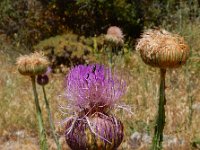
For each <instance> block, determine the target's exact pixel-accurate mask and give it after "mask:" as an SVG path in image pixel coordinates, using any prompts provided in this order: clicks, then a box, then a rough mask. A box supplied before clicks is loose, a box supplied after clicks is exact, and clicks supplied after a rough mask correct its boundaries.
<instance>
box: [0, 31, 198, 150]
mask: <svg viewBox="0 0 200 150" xmlns="http://www.w3.org/2000/svg"><path fill="white" fill-rule="evenodd" d="M190 35H191V34H190ZM199 35H200V34H199ZM194 36H196V34H195V35H194ZM186 38H187V41H188V43H190V40H191V42H192V45H191V46H192V47H193V48H192V53H191V57H190V58H189V60H188V62H187V64H186V65H185V66H183V67H182V68H179V69H173V70H168V71H167V75H166V85H167V89H166V98H167V105H166V116H167V119H166V126H165V129H164V134H165V135H169V136H174V137H177V138H178V139H181V140H184V143H183V144H182V145H181V144H177V145H173V146H172V147H171V148H169V147H166V148H165V149H177V150H178V149H182V150H184V149H185V150H186V149H187V150H188V149H192V147H191V142H192V140H193V139H194V138H200V128H199V124H200V119H199V118H200V108H198V109H197V108H196V109H193V112H192V118H190V117H189V116H190V114H191V112H190V107H191V102H193V104H195V105H196V106H199V107H200V92H199V91H200V86H199V85H200V76H199V74H200V51H199V50H200V45H199V43H200V42H199V39H200V37H197V38H195V40H196V42H195V41H194V37H192V38H193V40H192V38H190V37H186ZM193 45H194V46H193ZM15 58H16V56H14V57H12V56H11V55H8V53H7V52H6V51H4V50H0V65H1V68H0V106H1V108H0V136H1V138H0V145H1V146H0V149H5V150H7V149H31V150H32V149H33V150H34V149H38V143H37V142H38V140H37V120H36V116H35V105H34V101H33V94H32V91H31V87H30V85H31V83H30V79H29V77H24V76H22V75H20V74H19V73H18V71H17V68H16V66H15V62H14V61H13V60H14V59H15ZM115 62H117V63H116V66H117V67H118V68H119V69H122V70H123V72H124V76H125V78H126V81H127V93H126V95H125V96H124V97H123V99H122V102H123V103H125V104H128V105H130V106H131V107H132V111H133V115H131V114H129V113H127V112H125V111H121V110H120V111H118V112H117V117H118V118H119V119H121V120H122V122H123V123H124V127H125V138H124V141H123V143H122V144H121V147H120V149H124V150H131V149H133V147H131V142H130V136H131V134H132V133H133V132H135V131H138V132H146V133H149V134H150V135H152V133H153V126H154V118H155V114H156V110H157V100H158V89H159V87H158V85H159V84H158V82H159V80H158V78H159V70H158V69H156V68H152V67H148V66H147V65H145V64H144V63H143V62H142V60H141V58H140V57H139V54H138V53H135V52H133V53H132V52H130V53H127V54H126V55H125V56H124V57H123V58H121V57H120V56H119V57H116V58H115ZM63 79H64V76H63V75H61V74H52V75H51V76H50V83H49V84H48V85H47V88H46V90H47V96H48V98H49V102H50V105H51V108H52V112H53V117H54V121H55V122H58V121H60V120H62V119H63V118H64V117H65V116H64V115H62V113H60V112H59V110H58V104H60V103H63V102H65V100H64V99H60V98H59V94H60V93H61V91H62V90H63ZM38 93H39V95H40V101H41V107H42V110H43V114H44V115H45V122H46V124H45V126H46V129H47V131H48V135H49V133H50V132H49V130H50V128H49V126H48V124H47V123H48V121H47V114H46V111H45V109H44V108H45V105H44V102H43V95H42V89H41V88H40V87H39V86H38ZM190 120H191V122H190ZM56 126H57V131H58V133H60V135H61V136H62V132H61V131H62V130H61V129H63V127H59V126H58V124H56ZM21 131H23V134H19V132H21ZM62 137H63V136H62ZM62 140H63V139H62ZM49 141H50V142H49V143H53V142H51V141H52V139H51V137H49ZM63 142H64V140H63ZM10 146H11V147H10ZM12 146H13V147H12ZM51 146H52V148H51V149H54V148H53V145H52V144H51ZM148 148H149V145H145V144H144V143H142V144H141V145H140V146H139V148H138V149H148ZM66 149H67V148H66Z"/></svg>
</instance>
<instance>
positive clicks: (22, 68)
mask: <svg viewBox="0 0 200 150" xmlns="http://www.w3.org/2000/svg"><path fill="white" fill-rule="evenodd" d="M48 65H49V61H48V59H47V58H46V57H45V56H44V55H43V54H41V53H38V52H34V53H32V54H30V55H24V56H20V57H18V58H17V67H18V71H19V72H20V73H21V74H22V75H28V76H32V75H39V74H43V73H45V72H46V70H47V67H48Z"/></svg>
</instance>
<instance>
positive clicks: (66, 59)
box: [34, 33, 103, 72]
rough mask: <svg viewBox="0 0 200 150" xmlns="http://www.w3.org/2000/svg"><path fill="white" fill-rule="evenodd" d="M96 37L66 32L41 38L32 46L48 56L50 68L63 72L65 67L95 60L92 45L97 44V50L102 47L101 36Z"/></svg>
mask: <svg viewBox="0 0 200 150" xmlns="http://www.w3.org/2000/svg"><path fill="white" fill-rule="evenodd" d="M97 39H98V40H96V37H95V38H85V37H84V36H81V37H80V36H78V35H76V34H72V33H68V34H63V35H57V36H55V37H51V38H48V39H46V40H43V41H41V42H40V43H39V44H37V45H36V46H34V49H35V50H39V51H43V52H44V53H45V55H46V56H48V57H49V59H50V61H51V63H52V68H53V69H54V70H57V71H59V72H60V71H61V72H63V71H65V67H71V66H74V65H78V64H84V63H90V62H95V61H96V58H95V56H94V55H93V54H94V53H95V52H94V47H95V45H98V47H96V50H97V51H98V49H99V51H100V50H101V49H102V47H103V36H99V37H97ZM96 41H98V43H96ZM63 69H64V70H63Z"/></svg>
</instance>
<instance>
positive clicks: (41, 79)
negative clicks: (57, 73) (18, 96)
mask: <svg viewBox="0 0 200 150" xmlns="http://www.w3.org/2000/svg"><path fill="white" fill-rule="evenodd" d="M37 83H38V84H39V85H46V84H48V83H49V77H48V76H47V75H46V74H43V75H38V76H37Z"/></svg>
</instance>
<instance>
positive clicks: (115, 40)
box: [105, 26, 124, 46]
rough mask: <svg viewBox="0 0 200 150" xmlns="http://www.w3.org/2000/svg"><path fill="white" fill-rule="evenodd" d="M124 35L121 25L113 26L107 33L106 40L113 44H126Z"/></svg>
mask: <svg viewBox="0 0 200 150" xmlns="http://www.w3.org/2000/svg"><path fill="white" fill-rule="evenodd" d="M123 38H124V35H123V33H122V30H121V29H120V28H119V27H116V26H111V27H109V28H108V30H107V34H106V36H105V41H106V42H108V43H110V44H112V45H116V46H119V45H123V44H124V40H123Z"/></svg>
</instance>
